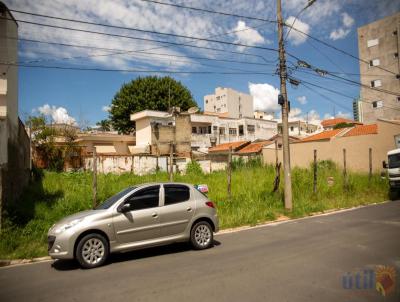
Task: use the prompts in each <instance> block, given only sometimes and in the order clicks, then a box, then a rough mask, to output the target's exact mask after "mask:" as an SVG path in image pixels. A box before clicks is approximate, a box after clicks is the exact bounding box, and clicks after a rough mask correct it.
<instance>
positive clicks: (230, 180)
mask: <svg viewBox="0 0 400 302" xmlns="http://www.w3.org/2000/svg"><path fill="white" fill-rule="evenodd" d="M227 170H228V175H227V176H228V198H229V200H231V198H232V187H231V186H232V147H229V154H228V169H227Z"/></svg>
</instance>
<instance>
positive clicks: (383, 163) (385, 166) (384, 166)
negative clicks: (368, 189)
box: [382, 161, 387, 169]
mask: <svg viewBox="0 0 400 302" xmlns="http://www.w3.org/2000/svg"><path fill="white" fill-rule="evenodd" d="M382 166H383V169H387V163H386V161H383V162H382Z"/></svg>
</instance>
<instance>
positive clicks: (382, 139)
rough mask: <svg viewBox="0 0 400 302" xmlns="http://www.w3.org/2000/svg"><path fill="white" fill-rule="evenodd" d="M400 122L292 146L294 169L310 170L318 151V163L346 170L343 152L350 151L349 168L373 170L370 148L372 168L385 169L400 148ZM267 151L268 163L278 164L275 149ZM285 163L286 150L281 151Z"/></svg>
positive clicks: (340, 132)
mask: <svg viewBox="0 0 400 302" xmlns="http://www.w3.org/2000/svg"><path fill="white" fill-rule="evenodd" d="M399 137H400V122H399V121H389V120H383V119H378V120H377V122H376V124H370V125H356V126H354V127H349V128H342V129H334V130H326V131H324V132H321V133H318V134H315V135H312V136H309V137H307V138H305V139H302V140H300V141H298V142H293V143H291V144H290V160H291V166H292V167H296V166H297V167H303V168H307V167H309V166H310V164H311V163H312V162H313V158H314V150H317V158H318V160H332V161H334V162H335V163H337V164H338V166H340V167H343V149H346V161H347V168H348V169H350V170H353V171H359V172H368V171H369V152H370V151H369V149H370V148H371V152H372V169H373V171H375V172H379V171H381V170H382V161H383V160H387V152H388V151H389V150H392V149H395V148H398V146H397V145H396V142H397V140H398V139H399ZM268 147H269V146H266V147H264V148H263V159H264V162H265V163H269V164H274V163H275V156H276V153H275V150H274V149H273V148H268ZM278 158H279V161H282V150H279V151H278Z"/></svg>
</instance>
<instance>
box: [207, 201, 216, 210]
mask: <svg viewBox="0 0 400 302" xmlns="http://www.w3.org/2000/svg"><path fill="white" fill-rule="evenodd" d="M206 205H207V206H208V207H210V208H215V205H214V203H213V202H212V201H207V202H206Z"/></svg>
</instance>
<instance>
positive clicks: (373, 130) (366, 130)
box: [343, 124, 378, 137]
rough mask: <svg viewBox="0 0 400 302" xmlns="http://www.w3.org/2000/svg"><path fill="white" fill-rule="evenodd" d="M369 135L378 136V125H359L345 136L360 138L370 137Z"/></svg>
mask: <svg viewBox="0 0 400 302" xmlns="http://www.w3.org/2000/svg"><path fill="white" fill-rule="evenodd" d="M369 134H378V125H377V124H372V125H357V126H355V127H354V128H352V129H351V130H349V131H348V132H346V133H345V134H344V135H343V136H344V137H347V136H358V135H369Z"/></svg>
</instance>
